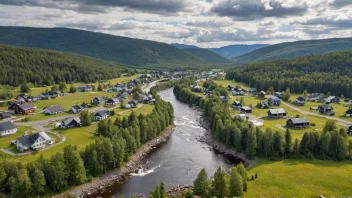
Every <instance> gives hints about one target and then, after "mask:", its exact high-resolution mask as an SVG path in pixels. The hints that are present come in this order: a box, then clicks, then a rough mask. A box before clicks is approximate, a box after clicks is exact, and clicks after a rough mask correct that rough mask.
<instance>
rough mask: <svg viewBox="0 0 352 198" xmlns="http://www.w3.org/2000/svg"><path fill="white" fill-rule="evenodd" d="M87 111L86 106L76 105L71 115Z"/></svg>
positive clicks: (71, 110) (72, 108)
mask: <svg viewBox="0 0 352 198" xmlns="http://www.w3.org/2000/svg"><path fill="white" fill-rule="evenodd" d="M84 110H86V106H85V105H74V106H72V107H71V108H70V112H71V113H79V112H81V111H84Z"/></svg>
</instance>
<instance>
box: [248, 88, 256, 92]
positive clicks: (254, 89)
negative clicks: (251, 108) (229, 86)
mask: <svg viewBox="0 0 352 198" xmlns="http://www.w3.org/2000/svg"><path fill="white" fill-rule="evenodd" d="M248 92H249V93H255V92H257V89H256V88H249V89H248Z"/></svg>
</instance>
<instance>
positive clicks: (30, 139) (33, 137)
mask: <svg viewBox="0 0 352 198" xmlns="http://www.w3.org/2000/svg"><path fill="white" fill-rule="evenodd" d="M39 137H42V138H43V139H45V140H48V141H49V140H52V138H51V137H49V136H48V135H47V134H46V133H45V132H40V133H34V134H30V135H26V136H22V137H20V138H17V141H19V142H20V143H21V144H22V145H23V146H30V145H32V144H33V143H34V142H35V141H37V139H38V138H39Z"/></svg>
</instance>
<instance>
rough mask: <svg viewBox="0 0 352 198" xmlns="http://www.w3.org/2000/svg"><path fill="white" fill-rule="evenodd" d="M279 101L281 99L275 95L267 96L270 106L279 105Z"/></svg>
mask: <svg viewBox="0 0 352 198" xmlns="http://www.w3.org/2000/svg"><path fill="white" fill-rule="evenodd" d="M280 102H281V100H280V98H278V97H277V96H272V95H270V96H268V103H269V105H271V106H280Z"/></svg>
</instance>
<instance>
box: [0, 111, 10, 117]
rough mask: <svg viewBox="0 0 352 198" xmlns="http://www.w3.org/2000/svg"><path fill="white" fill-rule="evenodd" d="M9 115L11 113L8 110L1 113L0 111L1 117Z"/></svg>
mask: <svg viewBox="0 0 352 198" xmlns="http://www.w3.org/2000/svg"><path fill="white" fill-rule="evenodd" d="M11 116H12V114H11V113H10V112H2V113H0V117H3V118H9V117H11Z"/></svg>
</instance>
